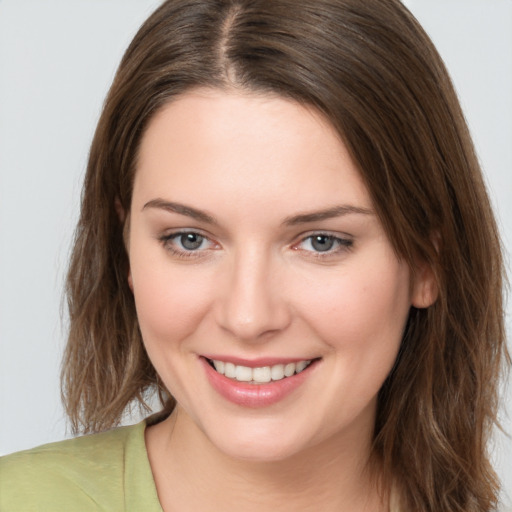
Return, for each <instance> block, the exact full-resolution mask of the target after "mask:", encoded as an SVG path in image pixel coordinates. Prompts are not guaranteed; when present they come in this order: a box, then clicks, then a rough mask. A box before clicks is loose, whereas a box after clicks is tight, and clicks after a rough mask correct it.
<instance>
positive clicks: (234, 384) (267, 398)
mask: <svg viewBox="0 0 512 512" xmlns="http://www.w3.org/2000/svg"><path fill="white" fill-rule="evenodd" d="M200 360H201V362H202V364H203V367H204V369H205V371H206V376H207V377H208V380H209V381H210V384H211V385H212V387H213V388H214V389H215V390H216V391H217V392H218V393H219V394H220V395H221V396H223V397H224V398H225V399H226V400H229V401H230V402H232V403H234V404H236V405H240V406H243V407H251V408H258V407H267V406H269V405H273V404H275V403H277V402H279V401H281V400H283V399H284V398H286V397H287V396H288V395H289V394H291V393H292V392H293V391H295V390H296V389H297V388H298V387H299V386H300V385H301V384H302V383H303V382H304V381H305V380H306V379H307V378H308V377H309V376H310V374H311V372H312V370H313V367H314V366H316V363H317V361H313V362H312V363H311V364H310V365H309V366H308V367H307V368H306V369H305V370H303V371H302V372H300V373H297V374H295V375H292V376H291V377H285V378H284V379H281V380H277V381H273V382H269V383H268V384H248V383H246V382H238V381H237V380H234V379H229V378H228V377H225V376H224V375H222V374H220V373H218V372H217V371H215V370H214V369H213V368H212V367H211V366H210V364H209V363H208V362H207V361H206V359H205V358H203V357H201V358H200Z"/></svg>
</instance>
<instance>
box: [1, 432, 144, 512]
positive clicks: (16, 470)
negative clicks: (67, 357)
mask: <svg viewBox="0 0 512 512" xmlns="http://www.w3.org/2000/svg"><path fill="white" fill-rule="evenodd" d="M143 428H144V427H143V425H141V424H139V425H135V426H132V427H121V428H117V429H114V430H111V431H108V432H104V433H101V434H93V435H89V436H84V437H79V438H76V439H70V440H67V441H62V442H58V443H51V444H47V445H44V446H40V447H38V448H34V449H32V450H27V451H23V452H18V453H14V454H12V455H8V456H5V457H2V458H0V510H1V511H2V512H17V511H20V512H21V511H22V510H23V512H28V511H31V510H38V511H46V510H48V511H49V510H52V511H55V510H76V511H79V510H91V511H93V510H113V511H114V510H118V509H123V508H124V507H123V496H124V493H123V482H124V467H125V459H126V456H127V451H128V452H129V445H130V440H131V439H133V438H134V436H139V437H140V438H142V439H143ZM141 430H142V432H141Z"/></svg>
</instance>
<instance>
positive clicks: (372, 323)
mask: <svg viewBox="0 0 512 512" xmlns="http://www.w3.org/2000/svg"><path fill="white" fill-rule="evenodd" d="M409 294H410V292H409V271H408V268H407V267H406V266H405V265H402V264H401V263H400V262H398V261H396V260H395V259H394V258H386V259H384V260H383V263H382V264H380V265H376V264H375V262H373V265H371V264H365V262H362V263H361V265H358V266H357V267H351V268H346V269H339V270H337V271H334V272H333V273H332V274H331V275H329V278H328V279H325V280H319V281H318V280H317V281H311V282H310V283H309V286H308V294H307V295H305V296H304V297H305V298H304V301H303V304H302V308H301V309H302V312H303V316H304V317H305V318H307V322H308V323H309V324H310V325H312V326H313V327H314V329H315V331H316V332H317V333H318V334H319V336H320V337H321V338H322V339H324V340H325V341H326V342H327V343H328V344H329V345H331V347H332V348H333V349H335V350H340V349H341V350H343V351H346V352H352V353H353V354H354V355H355V356H356V355H359V356H361V357H369V358H373V354H375V353H379V354H380V355H381V356H382V355H384V354H385V352H386V351H388V352H389V353H390V354H391V355H392V354H395V355H396V351H397V350H398V347H399V345H400V342H401V339H402V334H403V329H404V327H405V323H406V320H407V316H408V313H409V309H410V297H409Z"/></svg>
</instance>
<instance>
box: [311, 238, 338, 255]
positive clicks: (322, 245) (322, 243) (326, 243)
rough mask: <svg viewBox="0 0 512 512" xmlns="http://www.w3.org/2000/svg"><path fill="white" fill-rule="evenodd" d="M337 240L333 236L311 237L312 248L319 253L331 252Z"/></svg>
mask: <svg viewBox="0 0 512 512" xmlns="http://www.w3.org/2000/svg"><path fill="white" fill-rule="evenodd" d="M335 242H336V240H335V239H334V237H332V236H327V235H315V236H312V237H310V243H311V247H313V249H315V251H318V252H325V251H330V250H331V249H332V248H333V247H334V244H335Z"/></svg>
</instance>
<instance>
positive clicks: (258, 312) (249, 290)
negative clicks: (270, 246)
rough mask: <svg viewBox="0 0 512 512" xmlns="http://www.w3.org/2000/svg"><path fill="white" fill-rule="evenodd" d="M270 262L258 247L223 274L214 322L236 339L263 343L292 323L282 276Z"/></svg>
mask: <svg viewBox="0 0 512 512" xmlns="http://www.w3.org/2000/svg"><path fill="white" fill-rule="evenodd" d="M270 260H271V257H269V256H268V255H265V254H264V253H263V252H262V251H261V250H258V248H255V249H254V250H253V251H244V254H238V255H236V256H235V257H234V261H233V260H232V261H231V262H230V264H229V269H228V270H227V271H226V273H225V277H224V279H223V281H224V282H223V283H222V285H221V287H222V291H221V293H220V298H219V301H218V305H217V306H218V307H217V321H218V324H219V325H220V327H221V328H222V329H223V330H225V331H227V332H229V333H230V334H231V335H232V336H233V337H235V338H237V339H239V340H242V341H246V342H257V341H264V340H266V339H268V338H269V336H271V335H272V334H276V333H278V332H280V331H282V330H283V329H285V328H286V327H287V326H288V325H289V323H290V321H291V311H290V308H289V304H288V303H287V300H286V299H285V293H284V290H285V287H284V284H285V283H284V282H283V279H282V273H281V276H279V275H278V274H279V271H278V269H277V268H275V267H276V265H272V262H271V261H270Z"/></svg>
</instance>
